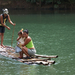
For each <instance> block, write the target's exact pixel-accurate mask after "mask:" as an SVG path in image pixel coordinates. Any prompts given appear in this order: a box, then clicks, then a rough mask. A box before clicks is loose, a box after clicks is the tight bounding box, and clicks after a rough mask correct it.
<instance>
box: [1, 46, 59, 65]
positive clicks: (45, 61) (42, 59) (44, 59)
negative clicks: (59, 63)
mask: <svg viewBox="0 0 75 75" xmlns="http://www.w3.org/2000/svg"><path fill="white" fill-rule="evenodd" d="M0 54H1V55H3V56H5V57H9V58H11V59H14V60H17V61H19V62H22V63H25V64H39V65H51V64H54V63H55V61H54V60H51V59H52V58H57V57H58V56H57V55H51V56H48V55H39V54H35V56H33V57H32V58H31V59H25V57H26V56H25V54H24V55H23V59H19V58H18V57H19V53H15V49H14V48H13V47H9V46H6V47H5V48H0Z"/></svg>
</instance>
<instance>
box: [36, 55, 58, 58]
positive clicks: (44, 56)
mask: <svg viewBox="0 0 75 75" xmlns="http://www.w3.org/2000/svg"><path fill="white" fill-rule="evenodd" d="M35 56H36V57H42V58H57V57H58V55H51V56H48V55H39V54H35Z"/></svg>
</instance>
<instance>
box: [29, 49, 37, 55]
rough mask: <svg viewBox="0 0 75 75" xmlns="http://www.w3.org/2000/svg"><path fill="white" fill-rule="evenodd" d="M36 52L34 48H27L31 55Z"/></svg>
mask: <svg viewBox="0 0 75 75" xmlns="http://www.w3.org/2000/svg"><path fill="white" fill-rule="evenodd" d="M35 53H36V50H35V49H28V54H29V55H31V56H34V55H35Z"/></svg>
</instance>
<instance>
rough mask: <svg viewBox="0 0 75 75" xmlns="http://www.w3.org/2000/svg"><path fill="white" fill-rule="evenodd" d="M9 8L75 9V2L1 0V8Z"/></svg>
mask: <svg viewBox="0 0 75 75" xmlns="http://www.w3.org/2000/svg"><path fill="white" fill-rule="evenodd" d="M2 8H8V9H10V10H12V9H14V10H38V11H39V10H74V9H75V4H72V3H62V4H60V3H49V4H48V3H47V4H46V3H43V2H42V3H41V4H40V2H35V3H31V2H27V1H26V0H6V1H5V0H0V9H2Z"/></svg>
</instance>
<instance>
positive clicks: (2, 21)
mask: <svg viewBox="0 0 75 75" xmlns="http://www.w3.org/2000/svg"><path fill="white" fill-rule="evenodd" d="M1 24H2V25H3V26H4V27H6V28H7V29H8V30H10V28H9V27H8V26H6V25H5V24H4V23H3V16H2V15H1Z"/></svg>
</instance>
